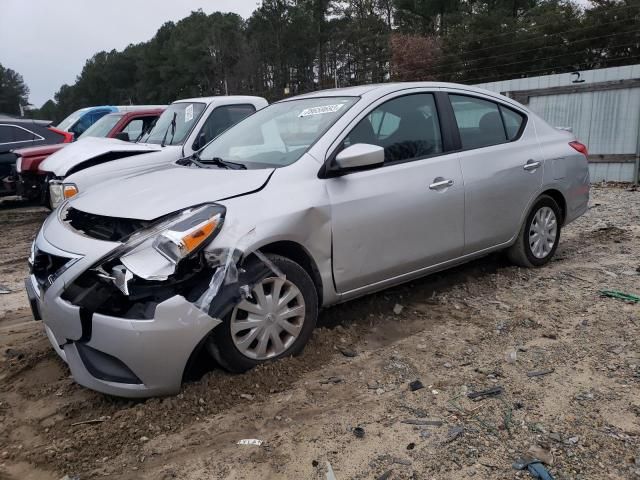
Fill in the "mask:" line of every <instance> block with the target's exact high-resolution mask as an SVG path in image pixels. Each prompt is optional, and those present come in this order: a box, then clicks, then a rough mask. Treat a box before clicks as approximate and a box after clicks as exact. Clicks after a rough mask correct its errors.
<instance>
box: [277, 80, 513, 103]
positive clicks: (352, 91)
mask: <svg viewBox="0 0 640 480" xmlns="http://www.w3.org/2000/svg"><path fill="white" fill-rule="evenodd" d="M412 88H433V89H440V88H452V89H456V90H466V91H468V92H471V93H479V94H481V95H484V96H489V97H493V98H496V99H500V100H502V101H505V102H508V103H511V104H514V105H517V106H519V107H520V108H522V105H519V104H517V103H516V102H514V101H513V100H511V99H510V98H508V97H505V96H503V95H500V94H497V93H495V92H490V91H488V90H485V89H483V88H478V87H472V86H471V85H463V84H460V83H450V82H390V83H374V84H369V85H359V86H355V87H344V88H332V89H328V90H317V91H315V92H310V93H304V94H301V95H297V96H295V97H289V98H286V99H283V100H280V101H281V102H286V101H289V100H298V99H304V98H322V97H363V96H366V95H368V94H375V95H385V94H388V93H394V92H399V91H402V90H408V89H412Z"/></svg>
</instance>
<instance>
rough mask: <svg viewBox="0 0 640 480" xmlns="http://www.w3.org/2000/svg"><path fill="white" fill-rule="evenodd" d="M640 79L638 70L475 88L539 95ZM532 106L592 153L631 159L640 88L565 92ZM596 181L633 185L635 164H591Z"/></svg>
mask: <svg viewBox="0 0 640 480" xmlns="http://www.w3.org/2000/svg"><path fill="white" fill-rule="evenodd" d="M635 78H640V65H629V66H625V67H614V68H604V69H600V70H589V71H585V72H580V77H579V80H584V82H580V83H578V84H574V83H573V82H574V80H577V76H576V75H574V74H569V73H564V74H559V75H546V76H543V77H533V78H521V79H515V80H506V81H501V82H493V83H486V84H481V85H477V86H478V87H481V88H486V89H487V90H491V91H494V92H498V93H501V92H514V91H518V90H538V89H546V88H551V87H560V86H566V85H587V84H589V83H598V82H606V81H611V80H631V79H635ZM528 107H529V108H530V109H531V110H533V111H534V112H536V113H537V114H538V115H540V116H541V117H542V118H544V119H545V120H546V121H547V122H549V123H550V124H551V125H554V126H559V127H571V128H572V130H573V132H574V133H575V135H576V137H577V138H578V139H580V140H581V141H582V142H584V143H586V144H587V146H588V148H589V153H590V154H602V155H621V154H627V155H631V156H633V155H634V154H636V151H637V148H638V146H637V143H638V137H639V133H638V131H639V129H640V88H623V89H616V90H604V91H589V92H576V93H562V94H557V95H540V96H533V95H532V96H531V97H530V98H529V104H528ZM590 171H591V178H592V181H601V180H610V181H611V180H613V181H627V182H630V181H633V173H634V164H633V163H626V162H608V163H601V162H599V163H591V164H590Z"/></svg>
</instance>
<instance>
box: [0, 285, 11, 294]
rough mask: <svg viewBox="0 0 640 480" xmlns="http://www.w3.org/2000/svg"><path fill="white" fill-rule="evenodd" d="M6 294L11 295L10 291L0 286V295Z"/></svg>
mask: <svg viewBox="0 0 640 480" xmlns="http://www.w3.org/2000/svg"><path fill="white" fill-rule="evenodd" d="M7 293H11V290H9V289H8V288H7V287H5V286H4V285H0V295H2V294H7Z"/></svg>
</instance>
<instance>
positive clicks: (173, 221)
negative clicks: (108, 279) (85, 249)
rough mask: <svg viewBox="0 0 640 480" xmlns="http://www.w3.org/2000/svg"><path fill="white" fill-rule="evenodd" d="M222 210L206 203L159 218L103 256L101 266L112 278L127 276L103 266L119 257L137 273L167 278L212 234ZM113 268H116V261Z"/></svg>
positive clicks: (149, 276) (216, 231)
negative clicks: (162, 218)
mask: <svg viewBox="0 0 640 480" xmlns="http://www.w3.org/2000/svg"><path fill="white" fill-rule="evenodd" d="M225 211H226V209H225V208H224V207H223V206H221V205H215V204H207V205H202V206H199V207H193V208H189V209H187V210H184V211H182V212H180V213H178V214H177V215H174V216H171V217H169V218H167V219H165V220H162V221H160V222H159V223H157V224H156V225H154V226H152V227H150V228H148V229H145V230H142V231H139V232H137V233H135V234H133V235H132V236H131V237H129V239H128V240H127V242H126V243H124V244H123V245H121V246H120V247H118V248H117V249H116V250H115V251H114V252H112V253H111V254H110V255H109V256H108V257H107V258H106V259H103V260H102V262H101V267H100V269H102V271H103V272H104V273H106V274H107V275H110V276H112V277H113V278H114V281H115V280H116V277H117V278H119V279H122V278H126V275H125V276H123V275H122V274H119V275H114V274H113V273H112V272H108V271H106V269H105V268H104V266H105V265H106V264H110V265H114V263H113V260H116V259H119V261H120V262H121V263H122V265H123V266H124V267H125V268H126V269H127V270H129V271H130V272H131V273H133V274H134V275H136V276H137V277H140V278H143V279H145V280H166V279H167V277H168V276H169V275H171V274H173V273H174V272H175V269H176V265H177V264H178V263H180V261H182V260H183V259H185V258H187V257H190V256H192V255H194V254H196V253H197V252H198V251H200V250H201V249H202V248H203V247H205V246H206V245H207V244H208V243H209V242H211V240H213V239H214V238H215V236H216V235H217V233H218V232H219V231H220V229H221V228H222V224H223V223H224V215H225ZM114 268H119V267H118V264H117V262H116V264H115V266H114ZM119 272H120V270H119ZM127 281H128V280H127ZM118 287H119V288H120V287H121V286H120V285H118Z"/></svg>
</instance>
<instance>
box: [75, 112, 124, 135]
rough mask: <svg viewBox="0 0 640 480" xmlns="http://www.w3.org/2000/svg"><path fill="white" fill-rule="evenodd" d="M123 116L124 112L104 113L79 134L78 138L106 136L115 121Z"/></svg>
mask: <svg viewBox="0 0 640 480" xmlns="http://www.w3.org/2000/svg"><path fill="white" fill-rule="evenodd" d="M123 116H124V113H111V114H109V115H105V116H104V117H102V118H101V119H100V120H98V121H97V122H96V123H94V124H93V125H91V126H90V127H89V128H88V129H87V130H85V132H84V133H83V134H82V135H80V138H87V137H99V138H104V137H106V136H107V135H108V134H109V132H110V131H111V129H112V128H113V127H114V126H115V124H116V123H118V121H119V120H120V119H121V118H122V117H123Z"/></svg>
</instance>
